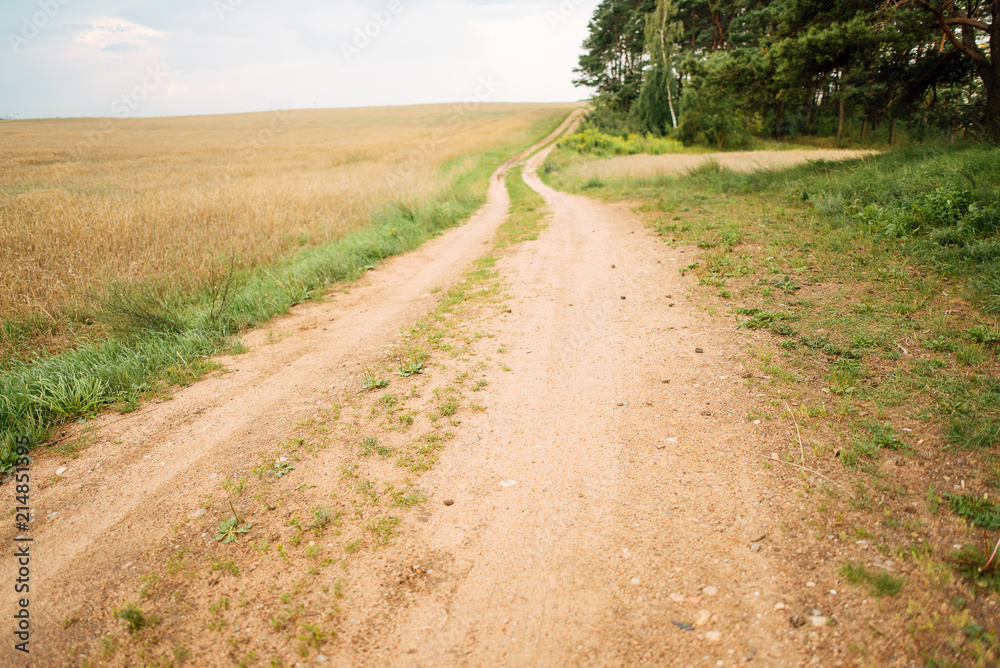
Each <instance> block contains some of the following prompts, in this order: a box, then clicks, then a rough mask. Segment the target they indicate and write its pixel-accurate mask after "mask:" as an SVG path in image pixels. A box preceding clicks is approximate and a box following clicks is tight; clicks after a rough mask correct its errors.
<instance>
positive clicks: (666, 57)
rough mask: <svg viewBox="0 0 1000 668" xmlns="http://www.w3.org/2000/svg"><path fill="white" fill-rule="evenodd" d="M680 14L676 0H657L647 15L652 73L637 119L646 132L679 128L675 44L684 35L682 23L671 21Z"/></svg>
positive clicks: (643, 93)
mask: <svg viewBox="0 0 1000 668" xmlns="http://www.w3.org/2000/svg"><path fill="white" fill-rule="evenodd" d="M676 13H677V10H676V8H675V6H674V3H673V0H657V2H656V9H654V10H653V11H652V12H650V13H649V14H647V15H646V32H645V43H644V48H645V50H646V54H647V55H648V57H649V62H650V71H649V73H648V74H647V75H646V78H645V80H644V81H643V84H642V89H641V90H640V92H639V103H638V116H639V119H640V120H641V121H642V122H643V123H644V124H645V125H646V127H647V128H655V129H656V130H662V129H663V128H665V127H666V125H667V120H668V113H669V121H670V127H671V128H676V127H677V114H676V112H675V111H674V92H673V88H674V80H675V78H676V72H675V69H674V51H675V42H676V41H677V40H678V39H679V38H680V37H681V36H682V35H683V33H684V28H683V26H682V25H681V23H680V22H679V21H671V19H672V18H673V17H674V16H675V15H676Z"/></svg>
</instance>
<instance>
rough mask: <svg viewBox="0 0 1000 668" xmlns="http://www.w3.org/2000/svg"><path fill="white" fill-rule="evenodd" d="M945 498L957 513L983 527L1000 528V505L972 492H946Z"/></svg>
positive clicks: (988, 528) (989, 528)
mask: <svg viewBox="0 0 1000 668" xmlns="http://www.w3.org/2000/svg"><path fill="white" fill-rule="evenodd" d="M944 499H945V500H946V501H947V502H948V505H950V506H951V509H952V510H953V511H954V512H955V514H956V515H959V516H961V517H964V518H966V519H967V520H969V521H970V522H972V524H973V525H974V526H977V527H979V528H981V529H987V530H996V529H1000V505H997V504H995V503H993V502H991V501H988V500H987V499H981V498H979V497H978V496H974V495H972V494H945V495H944Z"/></svg>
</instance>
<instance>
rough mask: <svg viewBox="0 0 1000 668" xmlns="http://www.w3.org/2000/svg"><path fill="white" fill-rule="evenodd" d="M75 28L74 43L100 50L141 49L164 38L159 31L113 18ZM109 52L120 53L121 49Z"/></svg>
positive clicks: (97, 19) (103, 17) (98, 20)
mask: <svg viewBox="0 0 1000 668" xmlns="http://www.w3.org/2000/svg"><path fill="white" fill-rule="evenodd" d="M75 27H76V29H77V32H76V34H75V35H74V37H73V39H74V40H75V41H77V42H79V43H80V44H84V45H87V46H91V47H95V48H97V49H100V50H105V49H107V47H109V46H112V45H122V44H125V45H128V46H132V47H136V48H140V49H141V48H143V47H147V46H150V45H152V43H153V41H154V40H156V39H157V38H161V37H163V36H164V33H162V32H160V31H159V30H153V29H152V28H149V27H146V26H144V25H140V24H138V23H132V22H131V21H127V20H125V19H122V18H118V17H114V16H102V17H99V18H96V19H94V20H93V21H91V22H90V23H89V25H81V26H75ZM111 50H114V51H121V50H123V49H120V48H119V49H111Z"/></svg>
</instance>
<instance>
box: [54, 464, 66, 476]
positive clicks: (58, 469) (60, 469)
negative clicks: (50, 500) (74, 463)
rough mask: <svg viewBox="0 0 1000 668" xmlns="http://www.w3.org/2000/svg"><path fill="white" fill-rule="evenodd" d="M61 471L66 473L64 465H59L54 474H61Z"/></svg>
mask: <svg viewBox="0 0 1000 668" xmlns="http://www.w3.org/2000/svg"><path fill="white" fill-rule="evenodd" d="M63 473H66V467H65V466H60V467H59V468H57V469H56V475H62V474H63Z"/></svg>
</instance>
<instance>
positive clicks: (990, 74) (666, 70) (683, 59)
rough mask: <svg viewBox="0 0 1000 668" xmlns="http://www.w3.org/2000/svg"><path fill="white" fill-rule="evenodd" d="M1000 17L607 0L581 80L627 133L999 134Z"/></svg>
mask: <svg viewBox="0 0 1000 668" xmlns="http://www.w3.org/2000/svg"><path fill="white" fill-rule="evenodd" d="M998 15H1000V0H964V1H961V0H895V1H889V2H886V1H884V0H774V1H771V2H764V1H762V0H753V1H751V0H714V1H713V0H602V2H601V3H600V5H599V6H598V7H597V10H596V11H595V13H594V17H593V19H592V20H591V22H590V34H589V36H588V37H587V40H586V41H585V42H584V49H585V53H584V55H583V56H581V58H580V66H579V68H578V70H577V72H578V75H579V76H578V78H577V79H576V81H575V83H577V84H578V85H585V86H589V87H593V88H594V89H596V91H597V96H596V101H597V105H596V107H597V109H598V111H597V112H596V113H597V114H598V116H600V115H602V114H603V115H604V117H605V119H607V118H611V117H615V118H617V119H618V121H617V124H618V129H620V130H622V131H646V132H654V133H671V132H675V131H676V132H677V133H678V134H679V136H680V137H681V138H684V139H686V140H694V139H695V138H697V137H701V138H704V139H706V140H707V141H710V142H714V143H716V144H718V145H719V146H721V145H723V144H724V143H727V142H738V141H740V140H741V139H742V138H745V137H746V136H748V135H749V134H751V133H754V132H758V133H768V134H772V135H774V136H777V137H780V136H782V135H785V134H787V133H798V134H815V133H819V132H824V133H827V134H831V135H837V136H843V135H844V134H845V133H846V132H848V131H854V132H857V133H858V135H859V136H860V137H863V136H864V133H865V132H866V128H870V127H872V125H873V124H875V123H881V124H883V125H884V126H885V127H889V128H891V133H892V134H891V135H890V138H892V136H893V135H894V134H895V128H896V124H897V122H900V121H902V122H904V123H906V124H907V126H908V127H911V128H912V129H913V130H912V131H913V132H915V133H917V134H918V135H919V134H920V133H922V132H927V131H944V132H946V133H951V134H952V135H954V133H957V132H962V133H971V134H974V135H976V136H980V137H983V138H986V139H989V140H991V141H1000V26H997V24H996V19H997V17H998ZM605 124H606V125H613V124H612V123H610V122H609V121H607V120H606V121H605ZM848 125H850V128H848ZM675 129H676V130H675Z"/></svg>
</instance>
